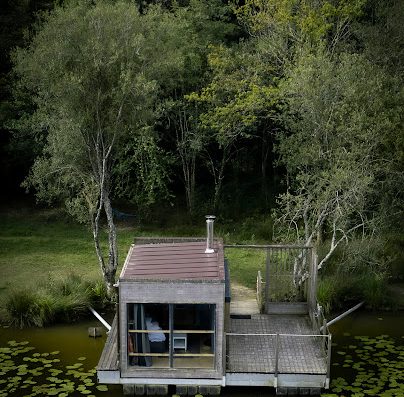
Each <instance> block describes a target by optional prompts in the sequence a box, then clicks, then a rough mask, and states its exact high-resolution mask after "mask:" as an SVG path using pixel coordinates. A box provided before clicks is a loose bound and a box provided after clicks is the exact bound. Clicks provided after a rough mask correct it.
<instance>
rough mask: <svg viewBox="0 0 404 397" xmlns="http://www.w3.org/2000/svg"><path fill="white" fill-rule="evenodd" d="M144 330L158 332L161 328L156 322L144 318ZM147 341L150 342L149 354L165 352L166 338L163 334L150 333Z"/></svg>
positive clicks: (149, 318)
mask: <svg viewBox="0 0 404 397" xmlns="http://www.w3.org/2000/svg"><path fill="white" fill-rule="evenodd" d="M146 329H147V330H148V331H160V330H161V329H162V328H161V327H160V325H159V323H158V321H153V320H152V318H151V317H147V318H146ZM149 341H150V352H151V353H164V352H165V341H166V336H165V335H164V332H150V333H149Z"/></svg>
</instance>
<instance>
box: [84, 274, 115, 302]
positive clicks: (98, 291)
mask: <svg viewBox="0 0 404 397" xmlns="http://www.w3.org/2000/svg"><path fill="white" fill-rule="evenodd" d="M86 293H87V296H88V299H89V301H90V302H91V304H92V305H94V306H101V307H104V306H105V305H106V304H108V303H109V302H110V299H109V297H108V293H107V287H106V286H105V283H104V282H103V281H102V280H98V281H95V282H92V283H88V284H87V290H86Z"/></svg>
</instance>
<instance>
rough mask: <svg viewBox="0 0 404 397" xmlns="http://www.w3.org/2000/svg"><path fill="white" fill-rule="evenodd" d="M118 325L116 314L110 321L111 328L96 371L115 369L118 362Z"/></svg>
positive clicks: (117, 368)
mask: <svg viewBox="0 0 404 397" xmlns="http://www.w3.org/2000/svg"><path fill="white" fill-rule="evenodd" d="M117 335H118V325H117V316H116V315H115V317H114V321H113V322H112V326H111V330H110V332H109V334H108V337H107V341H106V342H105V345H104V349H103V351H102V354H101V357H100V361H99V362H98V365H97V371H117V370H119V363H118V336H117Z"/></svg>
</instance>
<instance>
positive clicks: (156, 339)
mask: <svg viewBox="0 0 404 397" xmlns="http://www.w3.org/2000/svg"><path fill="white" fill-rule="evenodd" d="M127 319H128V342H127V349H128V364H129V366H137V367H152V368H214V365H215V360H214V357H215V305H210V304H181V305H179V304H157V303H156V304H154V303H147V304H139V303H131V304H128V305H127Z"/></svg>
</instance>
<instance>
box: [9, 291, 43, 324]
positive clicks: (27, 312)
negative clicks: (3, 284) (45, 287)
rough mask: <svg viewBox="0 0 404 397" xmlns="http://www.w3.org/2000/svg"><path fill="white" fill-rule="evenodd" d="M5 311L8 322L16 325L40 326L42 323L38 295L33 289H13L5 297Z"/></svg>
mask: <svg viewBox="0 0 404 397" xmlns="http://www.w3.org/2000/svg"><path fill="white" fill-rule="evenodd" d="M6 311H7V314H8V316H9V318H10V323H11V324H12V325H14V326H16V327H19V328H24V327H30V326H37V327H42V326H43V325H44V318H43V317H42V313H41V307H40V304H39V303H38V295H37V294H36V293H34V292H33V291H30V290H19V291H13V292H12V293H11V295H10V296H9V297H8V298H7V301H6Z"/></svg>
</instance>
